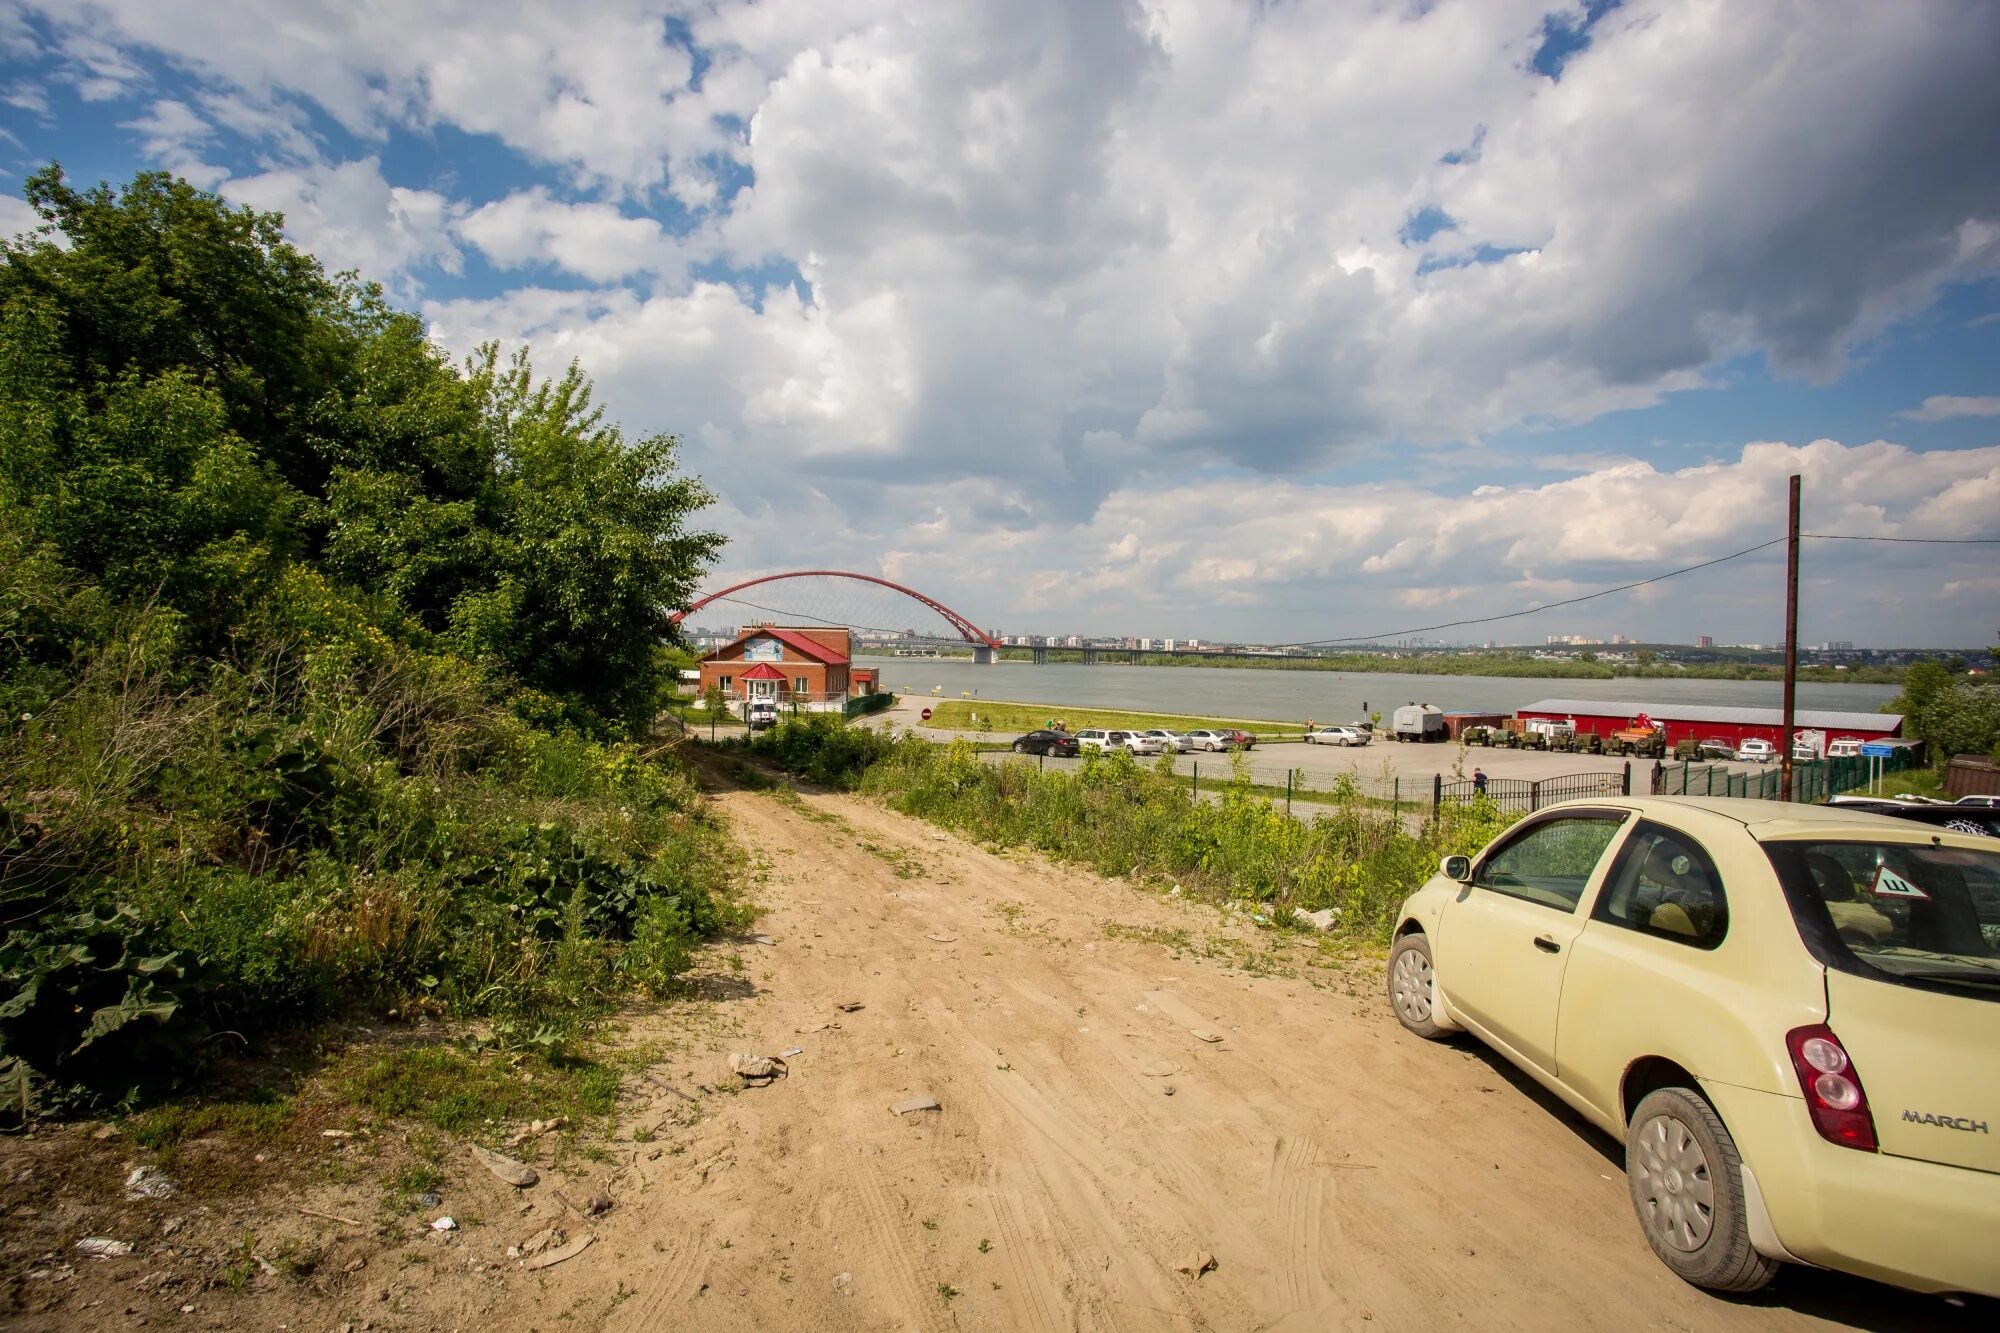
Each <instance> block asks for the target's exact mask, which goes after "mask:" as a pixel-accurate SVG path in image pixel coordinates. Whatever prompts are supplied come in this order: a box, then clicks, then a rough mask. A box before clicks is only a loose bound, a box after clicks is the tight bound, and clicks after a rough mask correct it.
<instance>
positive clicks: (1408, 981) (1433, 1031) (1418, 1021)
mask: <svg viewBox="0 0 2000 1333" xmlns="http://www.w3.org/2000/svg"><path fill="white" fill-rule="evenodd" d="M1436 1006H1437V977H1436V974H1435V973H1434V972H1432V970H1431V942H1430V941H1429V940H1427V939H1425V938H1424V934H1423V932H1422V931H1413V932H1411V933H1410V934H1408V935H1405V936H1403V938H1401V939H1400V940H1397V941H1396V947H1395V949H1394V950H1393V951H1392V952H1391V953H1390V954H1389V1007H1390V1008H1392V1009H1394V1010H1395V1011H1396V1021H1397V1022H1399V1023H1401V1024H1402V1025H1403V1026H1404V1027H1406V1028H1408V1029H1409V1030H1410V1031H1412V1032H1414V1033H1416V1034H1417V1035H1418V1036H1419V1037H1422V1038H1423V1039H1424V1040H1425V1041H1442V1040H1444V1039H1445V1038H1446V1037H1448V1036H1450V1035H1451V1033H1450V1030H1449V1029H1447V1028H1444V1027H1441V1026H1439V1025H1438V1023H1437V1021H1436V1018H1437V1013H1436Z"/></svg>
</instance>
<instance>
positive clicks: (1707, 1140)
mask: <svg viewBox="0 0 2000 1333" xmlns="http://www.w3.org/2000/svg"><path fill="white" fill-rule="evenodd" d="M1625 1179H1626V1184H1627V1187H1628V1189H1629V1190H1630V1191H1631V1195H1632V1210H1633V1212H1634V1213H1636V1214H1637V1215H1638V1219H1639V1230H1640V1231H1641V1232H1643V1233H1644V1234H1645V1237H1646V1243H1647V1244H1648V1245H1651V1246H1652V1247H1653V1253H1654V1254H1655V1255H1658V1256H1659V1259H1660V1262H1661V1263H1663V1264H1665V1265H1666V1266H1667V1267H1668V1268H1670V1269H1672V1270H1673V1271H1674V1274H1675V1275H1676V1276H1677V1277H1679V1278H1680V1279H1681V1280H1682V1281H1683V1282H1687V1283H1689V1284H1691V1285H1693V1286H1697V1287H1705V1288H1707V1289H1708V1290H1710V1291H1739V1292H1740V1291H1755V1290H1757V1289H1758V1288H1759V1287H1761V1286H1763V1285H1764V1284H1765V1283H1767V1282H1769V1281H1770V1280H1771V1279H1772V1278H1773V1277H1775V1276H1776V1275H1777V1272H1778V1268H1779V1264H1778V1261H1777V1260H1775V1259H1769V1258H1766V1257H1765V1256H1764V1255H1761V1254H1759V1253H1758V1252H1757V1250H1756V1248H1755V1247H1754V1246H1752V1245H1751V1244H1750V1223H1749V1215H1748V1209H1747V1207H1746V1206H1745V1204H1744V1201H1743V1159H1742V1156H1741V1155H1740V1154H1739V1153H1738V1152H1737V1150H1736V1140H1735V1139H1733V1138H1731V1137H1730V1135H1729V1129H1728V1127H1727V1126H1725V1125H1724V1124H1723V1123H1722V1118H1721V1117H1720V1116H1718V1115H1716V1113H1715V1108H1714V1107H1713V1106H1710V1105H1709V1104H1708V1101H1707V1100H1706V1099H1705V1098H1703V1097H1702V1096H1701V1094H1699V1093H1698V1092H1695V1091H1694V1090H1693V1089H1691V1088H1661V1089H1659V1090H1658V1091H1656V1092H1652V1093H1649V1094H1647V1096H1646V1097H1645V1099H1644V1100H1643V1101H1641V1102H1640V1103H1639V1105H1638V1107H1637V1108H1636V1109H1635V1110H1634V1111H1633V1112H1632V1120H1631V1123H1630V1125H1629V1126H1628V1127H1627V1129H1626V1131H1625ZM1704 1194H1706V1195H1707V1199H1706V1201H1704V1200H1703V1198H1702V1195H1704Z"/></svg>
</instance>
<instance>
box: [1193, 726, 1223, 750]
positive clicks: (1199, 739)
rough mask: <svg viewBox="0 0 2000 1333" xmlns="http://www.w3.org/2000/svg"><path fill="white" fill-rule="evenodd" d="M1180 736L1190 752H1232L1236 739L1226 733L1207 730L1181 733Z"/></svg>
mask: <svg viewBox="0 0 2000 1333" xmlns="http://www.w3.org/2000/svg"><path fill="white" fill-rule="evenodd" d="M1182 735H1183V736H1184V737H1185V738H1186V740H1187V748H1188V749H1190V750H1233V749H1235V748H1236V738H1235V737H1234V736H1232V735H1230V733H1228V732H1226V731H1210V730H1208V729H1207V728H1202V729H1200V730H1197V731H1189V732H1183V733H1182Z"/></svg>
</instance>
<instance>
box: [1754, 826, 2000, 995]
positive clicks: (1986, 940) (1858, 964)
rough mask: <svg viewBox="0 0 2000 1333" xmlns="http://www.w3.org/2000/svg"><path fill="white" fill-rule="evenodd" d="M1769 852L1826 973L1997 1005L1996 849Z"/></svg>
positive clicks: (1775, 848)
mask: <svg viewBox="0 0 2000 1333" xmlns="http://www.w3.org/2000/svg"><path fill="white" fill-rule="evenodd" d="M1765 851H1766V852H1767V853H1768V854H1769V856H1770V858H1771V864H1772V865H1773V866H1775V867H1776V868H1777V871H1778V878H1779V879H1780V880H1781V881H1782V882H1783V883H1784V886H1785V894H1786V897H1787V898H1788V899H1789V900H1790V902H1791V905H1792V914H1793V916H1794V917H1795V918H1796V919H1797V921H1798V924H1799V933H1800V934H1801V935H1802V936H1804V938H1805V941H1806V944H1807V946H1808V947H1809V948H1811V949H1812V951H1813V953H1814V954H1815V956H1817V957H1818V958H1819V960H1820V961H1821V962H1823V963H1825V964H1826V965H1827V966H1829V967H1836V968H1839V969H1841V970H1842V971H1847V972H1854V973H1859V974H1861V975H1864V976H1873V977H1876V978H1878V979H1883V980H1889V981H1895V982H1898V983H1901V984H1903V985H1910V986H1919V987H1923V988H1925V989H1934V990H1949V991H1953V992H1957V993H1960V994H1966V995H1978V996H1981V997H1983V998H1986V999H1995V1000H2000V851H1971V850H1968V849H1965V848H1959V847H1940V846H1934V845H1933V846H1923V845H1917V846H1912V845H1909V844H1906V843H1878V842H1866V841H1860V842H1856V841H1839V842H1832V841H1828V842H1782V843H1771V844H1768V845H1767V846H1766V847H1765Z"/></svg>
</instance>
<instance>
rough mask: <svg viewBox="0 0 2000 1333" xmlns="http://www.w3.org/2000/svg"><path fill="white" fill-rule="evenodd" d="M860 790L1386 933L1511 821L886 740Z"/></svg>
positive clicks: (1126, 867) (912, 809) (1232, 895)
mask: <svg viewBox="0 0 2000 1333" xmlns="http://www.w3.org/2000/svg"><path fill="white" fill-rule="evenodd" d="M863 786H864V789H865V790H867V791H870V792H873V793H876V794H879V795H882V796H885V797H887V798H888V799H889V801H890V803H891V804H892V805H894V806H895V807H896V808H897V809H900V810H903V811H905V812H907V813H909V814H913V815H918V816H921V817H923V818H925V819H929V820H931V821H933V822H936V823H940V824H945V825H949V826H951V827H955V828H959V829H963V830H965V831H966V832H968V833H971V834H973V835H974V836H976V837H979V838H982V839H986V840H989V841H993V842H999V843H1007V844H1013V845H1019V846H1029V847H1034V848H1037V849H1039V850H1041V851H1044V852H1047V853H1049V854H1051V855H1053V856H1056V857H1059V858H1061V859H1063V860H1068V861H1075V862H1079V863H1081V864H1084V865H1088V866H1090V867H1091V868H1092V869H1094V870H1097V871H1098V872H1100V873H1102V874H1105V875H1113V876H1124V875H1132V874H1135V873H1136V874H1141V875H1160V876H1171V877H1172V878H1174V879H1175V880H1176V881H1177V882H1179V883H1181V884H1183V885H1185V886H1187V887H1188V888H1190V889H1193V890H1195V891H1197V892H1206V893H1207V894H1209V895H1211V896H1215V897H1221V898H1227V899H1234V900H1239V901H1244V902H1250V903H1256V904H1259V905H1261V906H1265V907H1269V908H1275V909H1280V910H1281V911H1282V910H1283V909H1289V908H1293V907H1297V908H1302V909H1305V910H1308V911H1312V910H1318V909H1321V908H1333V909H1335V910H1336V911H1337V912H1338V914H1339V919H1340V924H1341V928H1342V929H1343V930H1344V931H1345V932H1347V933H1349V934H1351V935H1355V936H1359V937H1363V938H1369V939H1376V940H1383V939H1386V938H1387V937H1388V934H1389V932H1390V930H1391V929H1392V928H1393V927H1394V924H1395V920H1394V914H1395V911H1396V908H1397V906H1398V905H1399V904H1400V903H1401V901H1402V899H1403V898H1404V897H1405V896H1407V895H1408V894H1409V893H1410V892H1411V891H1413V890H1414V889H1415V888H1416V887H1417V886H1418V885H1420V884H1422V883H1423V882H1424V880H1425V879H1427V878H1428V877H1429V876H1430V875H1431V874H1432V872H1433V871H1434V870H1435V869H1436V866H1437V863H1438V858H1439V857H1441V856H1446V855H1452V854H1456V853H1461V852H1470V851H1474V850H1477V849H1478V848H1479V847H1481V846H1483V845H1485V843H1486V842H1487V841H1489V840H1490V839H1491V838H1492V837H1493V835H1494V834H1496V833H1498V832H1499V831H1500V829H1502V828H1504V827H1505V826H1506V825H1507V824H1508V823H1510V822H1512V820H1511V817H1510V816H1507V815H1505V814H1502V813H1501V812H1500V811H1499V810H1497V809H1495V808H1494V807H1492V806H1491V805H1490V803H1485V802H1480V803H1475V804H1473V805H1471V806H1463V807H1452V808H1448V809H1446V810H1445V811H1444V812H1443V814H1442V816H1441V817H1440V818H1438V819H1436V820H1432V821H1429V822H1425V823H1422V824H1420V825H1413V824H1412V823H1410V822H1408V821H1406V820H1404V819H1400V818H1398V817H1396V816H1395V815H1393V814H1391V813H1390V812H1386V811H1382V810H1378V809H1375V808H1373V807H1372V806H1370V805H1368V804H1366V803H1364V802H1363V801H1361V800H1360V799H1359V798H1358V797H1351V798H1350V799H1346V800H1337V801H1336V802H1335V803H1334V804H1333V805H1332V806H1331V807H1330V808H1326V809H1325V810H1324V811H1323V813H1321V814H1320V816H1319V817H1318V818H1316V819H1312V820H1304V819H1298V818H1294V817H1293V816H1290V815H1287V814H1286V813H1285V812H1284V811H1283V810H1282V809H1280V808H1278V807H1277V806H1275V805H1273V804H1272V803H1271V802H1270V801H1268V800H1267V799H1265V798H1264V797H1262V796H1259V795H1256V794H1254V793H1253V792H1252V791H1251V789H1250V782H1249V779H1248V776H1247V775H1246V774H1244V773H1241V772H1239V773H1237V774H1236V775H1235V776H1234V777H1233V778H1232V780H1231V781H1229V782H1228V783H1226V784H1224V785H1223V786H1222V788H1221V789H1220V792H1219V796H1218V798H1217V799H1214V800H1197V799H1195V798H1194V797H1193V795H1192V794H1191V793H1190V792H1189V791H1188V789H1187V788H1186V787H1185V786H1183V785H1181V784H1180V783H1178V782H1176V781H1175V780H1174V779H1173V777H1172V775H1171V770H1170V767H1169V766H1168V765H1167V764H1161V765H1159V766H1157V767H1155V768H1152V769H1149V768H1146V767H1142V766H1141V765H1139V764H1137V763H1135V762H1134V761H1133V760H1132V758H1131V756H1130V755H1128V754H1126V753H1124V752H1122V751H1121V752H1118V753H1114V754H1111V755H1103V754H1101V753H1091V754H1089V755H1088V756H1087V757H1086V758H1085V760H1084V762H1083V763H1082V764H1081V765H1080V766H1078V767H1077V768H1074V769H1063V770H1054V769H1051V770H1042V769H1038V768H1037V767H1035V766H1034V765H1032V764H1029V763H1024V762H1018V761H1014V762H1008V763H1003V764H991V763H986V762H982V761H981V760H980V759H979V757H978V756H977V755H976V754H975V753H974V752H973V751H972V749H971V747H970V746H968V745H967V744H966V743H965V742H963V741H955V742H953V743H952V744H950V745H948V746H937V745H933V744H931V743H929V742H927V741H923V740H921V739H918V738H916V737H906V738H904V739H903V740H901V741H898V742H896V743H895V745H894V746H893V747H892V748H891V749H890V751H889V752H888V754H887V755H886V757H885V758H884V759H883V760H882V762H880V763H877V764H876V765H874V766H873V767H871V768H870V769H869V770H868V772H867V775H866V779H865V781H864V784H863Z"/></svg>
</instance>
